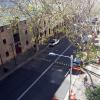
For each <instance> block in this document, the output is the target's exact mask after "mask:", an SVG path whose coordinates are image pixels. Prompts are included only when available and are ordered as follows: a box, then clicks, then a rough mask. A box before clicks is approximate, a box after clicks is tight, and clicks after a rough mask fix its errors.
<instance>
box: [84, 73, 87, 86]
mask: <svg viewBox="0 0 100 100" xmlns="http://www.w3.org/2000/svg"><path fill="white" fill-rule="evenodd" d="M87 81H88V78H87V75H85V76H84V85H86V83H87Z"/></svg>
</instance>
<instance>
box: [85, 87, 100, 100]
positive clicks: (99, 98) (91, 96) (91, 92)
mask: <svg viewBox="0 0 100 100" xmlns="http://www.w3.org/2000/svg"><path fill="white" fill-rule="evenodd" d="M85 94H86V97H87V100H100V86H97V87H96V88H94V89H90V88H87V89H86V92H85Z"/></svg>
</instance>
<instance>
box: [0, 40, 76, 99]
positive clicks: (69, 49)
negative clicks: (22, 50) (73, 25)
mask: <svg viewBox="0 0 100 100" xmlns="http://www.w3.org/2000/svg"><path fill="white" fill-rule="evenodd" d="M74 49H75V48H74V47H73V46H72V45H71V43H70V42H69V41H68V40H67V39H66V38H63V39H62V40H61V41H60V43H59V44H58V45H56V46H55V47H48V48H47V49H46V50H45V51H44V52H42V53H41V54H39V55H37V57H36V58H34V59H33V60H31V61H30V62H28V63H27V64H26V65H24V66H22V67H21V68H20V69H18V70H17V71H15V72H14V73H12V74H11V75H10V76H8V77H7V78H6V79H4V80H2V81H0V100H51V98H52V97H53V95H54V93H55V92H56V90H57V89H58V87H59V86H60V85H61V83H62V81H63V80H64V78H65V77H64V75H65V73H66V72H67V71H68V68H67V66H64V64H68V65H69V64H70V60H69V59H68V58H63V57H60V58H59V57H57V56H49V55H48V53H49V52H55V53H57V54H63V55H67V56H70V55H71V54H73V50H74ZM60 63H61V64H60Z"/></svg>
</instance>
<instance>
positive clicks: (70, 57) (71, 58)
mask: <svg viewBox="0 0 100 100" xmlns="http://www.w3.org/2000/svg"><path fill="white" fill-rule="evenodd" d="M48 55H51V56H59V57H65V58H69V59H70V67H71V68H70V86H69V99H70V93H71V84H72V67H73V55H71V56H64V55H60V54H56V53H54V52H50V53H49V54H48Z"/></svg>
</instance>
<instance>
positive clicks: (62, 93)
mask: <svg viewBox="0 0 100 100" xmlns="http://www.w3.org/2000/svg"><path fill="white" fill-rule="evenodd" d="M89 66H90V68H91V64H90V65H88V66H86V68H89ZM92 66H93V65H92ZM94 66H95V65H94ZM95 67H98V66H95ZM99 69H100V67H99ZM93 70H94V69H93ZM94 71H95V72H96V70H94ZM97 72H98V69H97ZM99 72H100V70H99ZM85 75H86V76H87V78H88V81H87V85H84V76H85ZM69 84H70V75H68V76H67V77H66V78H65V80H64V81H63V82H62V84H61V86H60V87H59V88H58V90H57V91H56V93H55V94H54V98H55V99H54V100H56V99H57V100H69ZM97 85H100V77H97V76H95V75H93V74H92V73H88V72H85V73H84V74H79V75H72V84H71V90H72V91H73V93H74V94H75V97H76V100H87V99H86V96H85V90H86V88H87V86H88V87H90V88H91V86H97Z"/></svg>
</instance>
